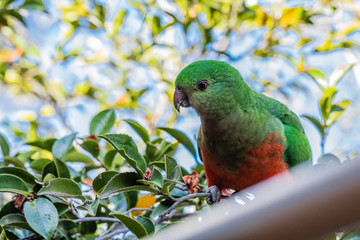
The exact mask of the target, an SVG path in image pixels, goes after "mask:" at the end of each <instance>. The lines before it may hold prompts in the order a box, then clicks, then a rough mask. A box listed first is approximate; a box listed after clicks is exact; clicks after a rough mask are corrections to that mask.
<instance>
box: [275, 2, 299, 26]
mask: <svg viewBox="0 0 360 240" xmlns="http://www.w3.org/2000/svg"><path fill="white" fill-rule="evenodd" d="M302 13H303V7H297V8H286V9H284V10H283V14H282V16H281V18H280V21H279V24H280V26H282V27H283V28H286V27H288V26H294V27H296V26H297V25H298V24H299V22H300V20H301V17H302Z"/></svg>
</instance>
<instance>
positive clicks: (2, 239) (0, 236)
mask: <svg viewBox="0 0 360 240" xmlns="http://www.w3.org/2000/svg"><path fill="white" fill-rule="evenodd" d="M0 240H8V238H7V237H6V232H5V230H4V228H3V227H2V226H1V225H0Z"/></svg>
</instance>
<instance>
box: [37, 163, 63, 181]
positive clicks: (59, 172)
mask: <svg viewBox="0 0 360 240" xmlns="http://www.w3.org/2000/svg"><path fill="white" fill-rule="evenodd" d="M48 173H51V174H52V175H54V176H56V177H62V178H70V171H69V168H68V167H67V166H66V164H65V163H64V162H62V161H61V160H58V159H54V161H51V162H50V163H48V164H47V165H45V167H44V168H43V170H42V173H41V177H42V179H44V178H45V176H46V175H47V174H48Z"/></svg>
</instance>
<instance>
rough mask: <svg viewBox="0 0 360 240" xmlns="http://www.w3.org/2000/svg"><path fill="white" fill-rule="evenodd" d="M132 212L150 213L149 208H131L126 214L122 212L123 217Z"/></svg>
mask: <svg viewBox="0 0 360 240" xmlns="http://www.w3.org/2000/svg"><path fill="white" fill-rule="evenodd" d="M133 211H148V212H152V209H151V208H131V209H129V210H127V211H126V212H124V214H125V215H128V214H129V213H131V212H133Z"/></svg>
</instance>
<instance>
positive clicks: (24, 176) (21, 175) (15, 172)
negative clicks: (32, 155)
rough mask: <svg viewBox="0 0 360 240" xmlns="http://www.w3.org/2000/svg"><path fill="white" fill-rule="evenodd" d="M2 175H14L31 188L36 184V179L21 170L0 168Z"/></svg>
mask: <svg viewBox="0 0 360 240" xmlns="http://www.w3.org/2000/svg"><path fill="white" fill-rule="evenodd" d="M3 173H7V174H11V175H15V176H17V177H19V178H21V179H22V180H23V181H24V182H25V183H27V184H29V185H31V186H33V185H35V184H36V182H35V180H36V178H35V177H34V176H33V175H31V174H30V173H29V172H27V171H26V170H24V169H22V168H17V167H0V174H3Z"/></svg>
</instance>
